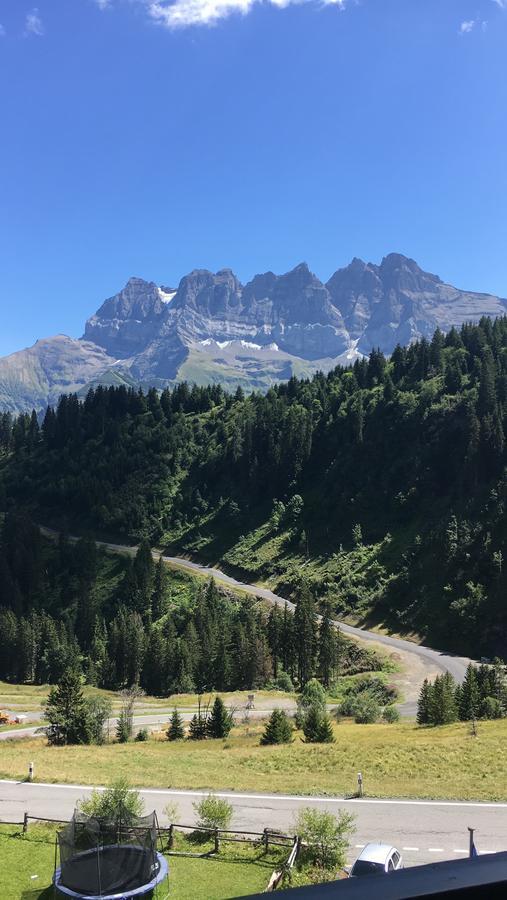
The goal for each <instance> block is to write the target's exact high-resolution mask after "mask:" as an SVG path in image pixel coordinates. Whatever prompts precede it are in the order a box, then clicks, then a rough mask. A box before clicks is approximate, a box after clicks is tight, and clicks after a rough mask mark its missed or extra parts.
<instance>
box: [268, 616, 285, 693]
mask: <svg viewBox="0 0 507 900" xmlns="http://www.w3.org/2000/svg"><path fill="white" fill-rule="evenodd" d="M282 627H283V625H282V614H281V612H280V607H279V606H277V605H276V604H275V606H273V607H272V608H271V610H270V613H269V616H268V643H269V649H270V651H271V658H272V660H273V677H274V678H275V679H276V677H277V675H278V663H279V657H280V650H281V646H282V645H281V638H282Z"/></svg>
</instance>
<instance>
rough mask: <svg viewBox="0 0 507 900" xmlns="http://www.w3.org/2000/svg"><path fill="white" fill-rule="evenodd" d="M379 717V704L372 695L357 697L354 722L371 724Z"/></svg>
mask: <svg viewBox="0 0 507 900" xmlns="http://www.w3.org/2000/svg"><path fill="white" fill-rule="evenodd" d="M379 718H380V706H379V705H378V703H377V701H376V700H375V698H374V697H368V696H366V697H358V699H357V701H356V708H355V713H354V722H356V723H357V724H358V725H373V723H374V722H378V720H379Z"/></svg>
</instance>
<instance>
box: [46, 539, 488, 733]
mask: <svg viewBox="0 0 507 900" xmlns="http://www.w3.org/2000/svg"><path fill="white" fill-rule="evenodd" d="M40 530H41V532H42V534H44V535H45V536H46V537H49V538H52V539H55V538H57V537H58V532H57V531H54V530H53V529H51V528H46V527H42V526H41V529H40ZM70 540H73V541H76V540H78V538H76V537H72V538H70ZM96 543H97V545H98V546H99V547H104V548H105V549H106V550H109V551H110V552H112V553H123V554H128V555H130V556H134V555H135V553H136V552H137V547H129V546H127V545H125V544H112V543H108V542H106V541H97V542H96ZM160 556H162V559H163V561H164V562H165V563H167V565H169V566H172V567H173V568H178V569H183V570H185V571H187V572H190V574H193V575H202V576H204V577H206V578H214V579H215V580H216V581H217V582H219V583H220V584H224V585H226V586H227V587H230V588H232V589H234V590H239V591H241V592H242V593H245V594H249V595H250V596H252V597H260V598H262V599H263V600H267V601H268V603H274V604H276V605H277V606H285V604H286V603H287V606H288V607H289V608H290V609H292V610H294V608H295V607H294V603H291V602H290V601H289V600H286V599H285V598H284V597H280V596H279V595H278V594H275V593H273V591H271V590H269V588H264V587H259V586H258V585H255V584H246V583H245V582H243V581H237V580H236V579H235V578H232V577H231V576H230V575H226V574H225V573H224V572H222V571H221V570H220V569H215V568H211V567H209V566H203V565H200V563H196V562H191V561H190V560H188V559H183V558H182V557H179V556H164V555H163V554H162V553H160V551H157V550H154V551H153V558H154V559H157V560H158V558H159V557H160ZM334 624H335V625H336V626H338V627H339V628H340V629H341V631H342V632H343V633H344V634H350V635H351V636H352V637H355V638H358V639H359V640H361V641H368V642H372V643H376V644H380V645H382V646H383V647H385V648H387V649H389V650H393V651H395V653H396V654H397V655H398V656H399V657H400V660H401V662H402V666H403V668H404V669H405V677H403V676H402V677H401V678H393V681H397V683H398V685H399V687H400V689H401V690H402V692H403V694H404V696H405V698H406V702H405V703H403V704H401V706H400V709H401V712H402V714H403V715H405V716H409V715H410V716H413V715H415V711H416V700H417V696H418V694H419V689H420V686H421V684H422V682H423V680H424V678H433V677H434V676H435V675H437V674H439V673H442V672H450V673H451V675H452V676H453V677H454V678H455V679H456V681H458V682H459V683H461V682H462V681H463V679H464V677H465V672H466V669H467V666H468V664H469V663H470V662H471V661H472V660H470V659H468V658H466V657H462V656H455V655H454V654H452V653H446V652H445V651H441V650H434V649H433V648H431V647H426V646H425V645H423V644H415V643H413V642H412V641H407V640H403V639H402V638H397V637H390V636H389V635H385V634H379V633H377V632H375V631H366V630H365V629H363V628H357V627H355V626H353V625H348V624H347V623H346V622H340V621H337V620H335V622H334Z"/></svg>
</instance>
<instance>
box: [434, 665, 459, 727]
mask: <svg viewBox="0 0 507 900" xmlns="http://www.w3.org/2000/svg"><path fill="white" fill-rule="evenodd" d="M457 718H458V710H457V707H456V682H455V681H454V678H453V677H452V675H451V674H450V673H449V672H446V673H445V675H437V677H436V678H435V681H434V682H433V686H432V694H431V703H430V724H431V725H449V724H450V723H451V722H455V721H456V720H457Z"/></svg>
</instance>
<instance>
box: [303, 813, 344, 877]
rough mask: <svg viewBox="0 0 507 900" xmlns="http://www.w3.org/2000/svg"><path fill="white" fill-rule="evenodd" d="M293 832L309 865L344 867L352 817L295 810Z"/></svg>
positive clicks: (326, 867) (342, 814)
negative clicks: (295, 833) (310, 863)
mask: <svg viewBox="0 0 507 900" xmlns="http://www.w3.org/2000/svg"><path fill="white" fill-rule="evenodd" d="M295 829H296V831H297V834H298V835H299V837H300V838H301V839H302V841H303V842H304V844H305V845H306V846H305V848H304V855H305V856H306V858H307V859H308V861H309V862H313V863H315V864H316V865H319V866H321V867H323V868H325V869H328V868H333V867H337V866H344V865H345V860H346V854H347V850H348V847H349V838H350V836H351V835H352V834H353V832H354V830H355V828H354V816H352V815H350V814H349V813H345V812H340V813H339V814H338V816H333V814H332V813H330V812H321V811H320V810H318V809H314V808H313V807H311V806H307V807H305V808H303V809H301V810H300V811H299V814H298V817H297V819H296V822H295Z"/></svg>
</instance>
